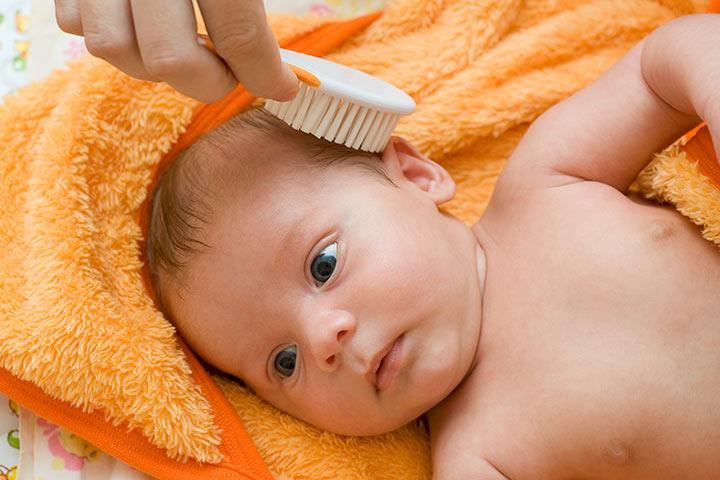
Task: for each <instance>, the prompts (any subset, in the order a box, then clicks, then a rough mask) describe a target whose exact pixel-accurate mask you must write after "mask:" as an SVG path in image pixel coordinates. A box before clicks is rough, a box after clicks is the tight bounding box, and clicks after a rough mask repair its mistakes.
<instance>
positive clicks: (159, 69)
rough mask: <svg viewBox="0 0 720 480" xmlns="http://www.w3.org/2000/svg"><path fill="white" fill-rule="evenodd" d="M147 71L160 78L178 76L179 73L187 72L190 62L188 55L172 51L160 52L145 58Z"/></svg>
mask: <svg viewBox="0 0 720 480" xmlns="http://www.w3.org/2000/svg"><path fill="white" fill-rule="evenodd" d="M143 63H144V64H145V69H146V70H147V71H148V72H149V73H150V74H151V75H154V76H156V77H159V78H167V77H171V76H176V75H177V74H178V72H186V71H187V70H188V67H189V66H190V62H189V60H188V58H187V56H186V55H182V54H178V53H177V52H174V51H171V50H160V51H158V52H153V53H152V54H149V55H147V56H146V57H143Z"/></svg>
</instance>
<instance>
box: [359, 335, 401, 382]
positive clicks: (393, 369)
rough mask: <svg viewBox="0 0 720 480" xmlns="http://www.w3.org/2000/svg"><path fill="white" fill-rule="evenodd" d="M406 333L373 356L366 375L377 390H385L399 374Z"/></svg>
mask: <svg viewBox="0 0 720 480" xmlns="http://www.w3.org/2000/svg"><path fill="white" fill-rule="evenodd" d="M404 335H405V334H404V333H403V334H401V335H400V336H399V337H397V338H396V339H395V340H394V341H393V342H392V343H390V344H389V345H387V346H386V347H385V348H383V349H382V350H380V351H379V352H378V353H377V354H375V356H374V357H373V362H372V364H371V366H370V369H369V370H368V372H367V374H366V375H365V377H366V378H367V379H368V381H369V382H370V383H371V384H372V385H373V386H374V387H375V390H376V391H380V390H385V389H386V388H387V387H388V386H389V385H390V384H391V383H392V380H393V379H394V378H395V376H396V375H397V373H398V370H399V368H400V356H401V353H402V348H401V347H402V339H403V337H404Z"/></svg>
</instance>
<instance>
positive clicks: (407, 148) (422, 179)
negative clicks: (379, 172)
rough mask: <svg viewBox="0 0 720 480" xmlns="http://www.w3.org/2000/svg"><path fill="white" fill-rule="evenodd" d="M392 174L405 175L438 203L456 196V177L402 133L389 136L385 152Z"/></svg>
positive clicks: (402, 177)
mask: <svg viewBox="0 0 720 480" xmlns="http://www.w3.org/2000/svg"><path fill="white" fill-rule="evenodd" d="M382 162H383V164H384V165H385V168H387V170H388V174H389V175H390V178H393V179H405V180H407V181H408V182H410V183H412V184H414V185H415V186H416V187H417V188H419V189H420V190H421V191H423V192H424V193H425V194H426V195H427V196H429V197H430V198H431V199H432V201H433V202H435V204H436V205H440V204H442V203H445V202H447V201H450V200H451V199H452V198H453V197H454V196H455V181H454V180H453V179H452V177H451V176H450V174H449V173H448V172H447V170H445V169H444V168H443V167H441V166H440V165H438V164H437V163H435V162H433V161H432V160H430V159H429V158H428V157H426V156H425V155H423V154H422V153H420V152H418V150H417V149H416V148H415V147H414V146H413V145H412V144H411V143H410V142H409V141H407V140H405V139H404V138H402V137H398V136H396V135H393V136H392V137H390V141H389V142H388V144H387V146H386V147H385V150H384V151H383V154H382Z"/></svg>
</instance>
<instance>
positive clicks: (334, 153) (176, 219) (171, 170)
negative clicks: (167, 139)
mask: <svg viewBox="0 0 720 480" xmlns="http://www.w3.org/2000/svg"><path fill="white" fill-rule="evenodd" d="M258 136H259V137H264V138H263V139H262V140H261V141H257V140H255V141H254V142H253V141H251V137H252V138H258ZM263 141H264V142H265V143H264V144H265V145H267V142H275V143H277V142H278V141H282V142H287V143H288V144H289V145H290V146H291V147H292V148H293V149H294V151H296V152H300V153H301V156H302V157H303V158H302V159H301V161H302V162H303V163H304V164H306V165H307V166H315V167H320V168H325V167H329V166H331V165H334V164H337V163H340V162H341V163H348V162H349V163H350V164H352V165H356V166H359V167H361V168H363V169H366V170H368V171H370V172H371V173H372V174H373V175H374V176H377V178H379V179H381V180H382V181H384V182H387V183H388V184H390V185H393V186H396V185H395V184H394V182H393V181H392V180H391V179H390V178H389V177H388V176H387V174H386V173H385V171H384V169H383V165H382V163H381V161H380V156H379V154H377V153H367V152H361V151H357V150H353V149H350V148H348V147H345V146H344V145H339V144H336V143H332V142H329V141H327V140H324V139H319V138H317V137H315V136H313V135H310V134H306V133H302V132H299V131H297V130H294V129H293V128H291V127H290V126H288V125H287V124H286V123H285V122H283V121H282V120H280V119H278V118H277V117H275V116H273V115H272V114H270V113H268V112H266V111H265V110H263V109H262V108H251V109H249V110H247V111H245V112H243V113H240V114H238V115H236V116H234V117H233V118H231V119H230V120H228V121H227V122H225V123H224V124H222V125H220V126H219V127H218V128H216V129H215V130H213V131H211V132H208V133H207V134H205V135H203V136H202V137H200V138H199V139H198V140H197V141H196V142H194V143H193V144H191V145H189V146H188V147H187V148H186V149H184V150H183V151H181V152H180V153H179V154H178V155H177V156H176V158H175V159H173V160H172V163H171V164H170V165H169V166H168V168H167V169H166V170H165V172H164V173H163V174H162V175H161V176H160V178H159V179H158V181H157V183H156V185H155V187H154V189H153V192H152V197H151V198H152V204H151V209H150V218H149V222H148V223H149V227H148V239H147V248H148V251H147V258H148V263H149V269H150V272H151V277H152V281H153V284H154V287H155V293H156V296H157V298H158V300H159V302H160V304H161V305H163V309H164V304H163V298H162V291H161V290H162V289H161V286H160V283H159V275H158V273H159V271H160V270H162V271H163V272H164V273H166V274H168V275H169V277H171V278H172V279H173V280H174V284H175V286H177V287H181V286H182V284H183V282H182V274H183V272H184V271H185V269H186V267H187V265H188V264H189V263H190V261H191V260H192V258H194V256H195V255H196V254H198V253H200V252H201V251H206V250H207V249H210V248H211V245H208V244H207V243H205V241H204V240H203V232H204V230H205V228H206V227H207V225H208V224H210V222H211V221H212V219H213V214H214V208H215V206H216V205H218V202H220V201H221V199H223V198H227V193H226V192H227V191H229V190H231V189H232V188H233V186H232V185H231V184H232V183H234V181H237V182H242V181H243V180H245V179H246V178H243V177H242V171H241V168H242V162H243V160H244V159H243V156H244V157H246V158H245V160H246V161H248V162H249V161H252V160H254V159H257V158H259V157H262V153H263V152H262V151H260V149H261V148H262V145H263ZM227 145H229V146H231V147H233V148H231V149H230V152H229V151H228V149H227V148H224V147H226V146H227ZM242 147H246V148H244V149H243V148H242ZM230 157H232V158H230ZM233 163H234V166H235V168H234V170H233ZM238 167H239V168H238ZM288 168H298V164H297V162H293V163H289V164H288ZM228 172H233V174H231V175H229V174H228ZM236 188H237V187H236ZM178 295H181V293H180V292H178Z"/></svg>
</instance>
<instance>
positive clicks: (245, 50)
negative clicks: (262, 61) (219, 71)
mask: <svg viewBox="0 0 720 480" xmlns="http://www.w3.org/2000/svg"><path fill="white" fill-rule="evenodd" d="M261 36H262V30H261V28H260V26H259V25H258V23H257V22H255V21H252V20H250V19H243V20H236V21H234V22H229V23H227V24H226V25H224V26H223V28H221V29H220V30H219V31H218V32H217V33H216V35H215V38H213V40H214V41H215V48H216V49H217V51H218V53H219V54H220V56H221V57H224V58H228V57H247V56H250V55H252V54H253V53H255V51H256V50H257V47H258V45H259V44H260V39H261Z"/></svg>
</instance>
